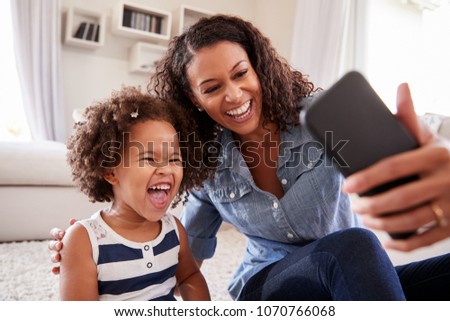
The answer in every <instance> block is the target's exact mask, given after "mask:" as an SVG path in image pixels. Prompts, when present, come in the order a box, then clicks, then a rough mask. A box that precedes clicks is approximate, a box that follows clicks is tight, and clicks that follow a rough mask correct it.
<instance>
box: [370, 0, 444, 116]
mask: <svg viewBox="0 0 450 321" xmlns="http://www.w3.org/2000/svg"><path fill="white" fill-rule="evenodd" d="M368 12H369V19H368V50H367V76H368V78H369V80H370V82H371V83H372V85H373V86H374V88H375V89H376V91H377V92H378V93H379V94H380V96H381V97H382V98H383V100H384V101H385V102H386V104H387V105H388V106H389V107H390V108H391V110H392V111H393V112H396V107H395V106H396V105H395V99H396V88H397V86H398V85H399V84H400V83H402V82H408V83H409V85H410V88H411V92H412V96H413V100H414V104H415V107H416V112H417V113H418V114H419V115H422V114H425V113H436V114H443V115H450V87H449V81H448V77H449V75H450V59H449V57H450V42H449V39H450V1H448V0H446V1H444V0H441V1H439V0H372V1H370V5H369V11H368Z"/></svg>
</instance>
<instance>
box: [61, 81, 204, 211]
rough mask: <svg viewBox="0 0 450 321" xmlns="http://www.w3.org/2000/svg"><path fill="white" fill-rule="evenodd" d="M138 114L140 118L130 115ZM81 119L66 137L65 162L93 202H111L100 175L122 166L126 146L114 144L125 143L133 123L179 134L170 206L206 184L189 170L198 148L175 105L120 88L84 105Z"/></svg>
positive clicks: (109, 188) (182, 112)
mask: <svg viewBox="0 0 450 321" xmlns="http://www.w3.org/2000/svg"><path fill="white" fill-rule="evenodd" d="M136 111H137V113H138V115H137V117H133V116H132V115H134V114H133V113H135V112H136ZM83 116H84V120H83V121H82V122H78V123H76V124H75V125H74V132H73V134H72V135H71V136H70V138H69V139H68V142H67V149H68V153H67V162H68V163H69V165H70V166H71V168H72V179H73V180H74V182H75V183H76V184H77V186H78V187H79V188H80V190H81V191H82V192H83V193H85V194H86V195H87V196H88V197H89V200H90V201H91V202H105V201H106V202H110V201H112V200H113V199H114V194H113V190H112V186H111V184H110V183H108V182H107V181H106V180H105V179H104V178H103V176H104V174H105V173H106V171H107V170H110V169H111V168H113V167H115V166H118V165H119V164H120V161H121V157H117V152H118V151H121V152H123V148H124V147H123V145H121V147H120V148H119V147H118V146H117V143H118V144H121V143H122V142H123V143H126V142H124V136H123V135H124V133H125V132H128V131H129V130H130V128H131V126H133V125H134V124H136V123H141V122H145V121H148V120H157V121H166V122H168V123H170V124H171V125H172V126H173V127H174V128H175V130H176V131H177V134H178V139H179V142H180V149H181V157H182V158H183V165H184V166H183V179H182V181H181V185H180V189H179V191H178V194H177V196H176V197H175V200H174V202H173V206H175V205H176V204H177V203H178V202H179V201H180V200H181V197H182V194H183V193H185V196H187V195H188V190H189V189H191V188H192V187H194V186H200V185H201V182H202V181H203V180H204V176H205V173H204V170H203V169H202V168H201V166H191V164H192V163H193V162H194V161H195V160H194V158H195V153H196V150H195V148H197V147H196V146H195V145H194V143H195V142H194V141H193V140H192V139H191V136H192V135H190V133H191V131H192V130H193V129H192V124H190V123H189V118H188V117H186V111H185V110H184V109H183V108H181V107H179V106H177V105H176V104H174V103H173V102H167V101H163V100H161V99H159V98H156V97H154V96H151V95H149V94H144V93H142V92H141V91H140V89H139V88H137V87H123V88H122V89H121V90H120V91H113V93H112V95H111V97H110V98H108V99H105V100H103V101H97V102H94V103H93V104H92V105H91V106H89V107H87V108H86V109H85V111H84V113H83ZM114 144H116V145H114ZM125 148H126V146H125ZM122 156H123V154H122ZM197 165H201V164H197ZM185 199H186V198H184V200H185Z"/></svg>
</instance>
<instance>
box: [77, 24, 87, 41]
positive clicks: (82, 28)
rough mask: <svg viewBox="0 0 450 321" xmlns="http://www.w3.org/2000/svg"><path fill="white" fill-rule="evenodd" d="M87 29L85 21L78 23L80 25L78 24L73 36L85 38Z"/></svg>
mask: <svg viewBox="0 0 450 321" xmlns="http://www.w3.org/2000/svg"><path fill="white" fill-rule="evenodd" d="M87 30H88V28H87V22H82V23H80V25H79V26H78V29H77V31H76V32H75V35H74V38H78V39H86V35H87Z"/></svg>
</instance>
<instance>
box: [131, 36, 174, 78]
mask: <svg viewBox="0 0 450 321" xmlns="http://www.w3.org/2000/svg"><path fill="white" fill-rule="evenodd" d="M166 50H167V47H166V46H161V45H156V44H152V43H147V42H136V43H135V44H134V45H133V46H132V47H131V48H130V49H129V51H128V68H129V71H130V72H141V73H149V72H150V71H153V70H154V68H155V64H156V62H157V61H158V60H159V59H160V58H161V57H162V56H163V55H164V53H165V52H166Z"/></svg>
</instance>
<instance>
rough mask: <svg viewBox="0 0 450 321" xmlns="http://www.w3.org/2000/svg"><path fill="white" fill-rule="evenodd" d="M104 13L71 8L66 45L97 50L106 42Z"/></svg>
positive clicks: (68, 14)
mask: <svg viewBox="0 0 450 321" xmlns="http://www.w3.org/2000/svg"><path fill="white" fill-rule="evenodd" d="M105 26H106V16H105V14H104V13H101V12H97V11H92V10H87V9H82V8H77V7H70V8H69V9H68V10H67V16H66V32H65V37H64V43H65V44H67V45H70V46H76V47H82V48H90V49H96V48H99V47H102V46H103V44H104V42H105Z"/></svg>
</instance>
